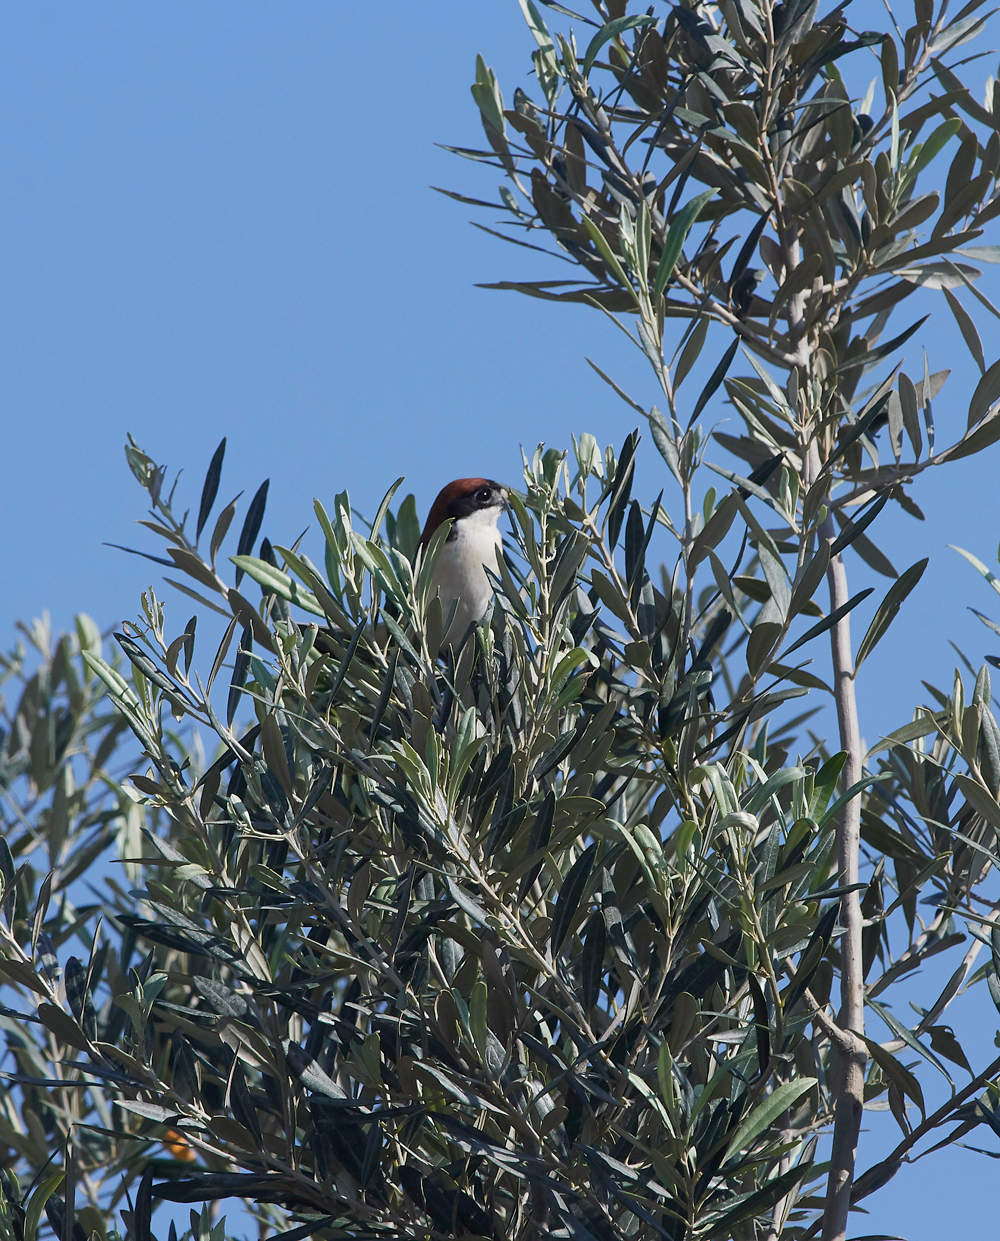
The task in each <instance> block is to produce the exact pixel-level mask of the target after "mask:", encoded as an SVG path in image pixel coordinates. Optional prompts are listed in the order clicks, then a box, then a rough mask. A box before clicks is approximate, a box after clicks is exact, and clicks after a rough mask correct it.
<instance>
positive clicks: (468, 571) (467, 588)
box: [431, 508, 502, 645]
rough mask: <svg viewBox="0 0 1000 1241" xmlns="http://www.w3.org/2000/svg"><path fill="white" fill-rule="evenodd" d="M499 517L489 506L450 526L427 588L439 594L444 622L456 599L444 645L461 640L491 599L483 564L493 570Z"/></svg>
mask: <svg viewBox="0 0 1000 1241" xmlns="http://www.w3.org/2000/svg"><path fill="white" fill-rule="evenodd" d="M499 516H500V509H499V508H489V509H482V510H480V511H479V512H476V513H471V514H470V515H469V516H468V517H463V518H461V519H460V520H459V521H456V522H455V524H454V525H453V526H452V535H453V537H452V538H450V539H449V540H448V542H447V543H445V545H444V547H443V548H442V549H441V556H440V559H439V560H438V562H437V566H436V568H435V570H434V578H433V582H432V585H431V591H432V593H433V592H434V591H439V592H440V594H441V606H442V608H443V610H444V618H445V621H446V622H447V619H448V616H449V614H450V613H451V608H452V605H453V604H454V603H455V601H456V600H458V607H457V609H456V611H455V619H454V621H453V622H452V624H451V627H450V628H449V630H448V632H447V634H446V635H445V638H446V642H445V645H448V644H450V643H458V642H461V640H462V638H464V637H465V633H466V630H467V629H468V628H469V626H470V625H477V624H478V623H479V622H480V621H481V620H482V619H483V617H484V616H485V614H486V609H487V608H488V607H489V603H490V600H491V599H492V598H493V586H492V584H491V583H490V579H489V578H488V577H487V576H486V572H485V570H484V568H483V566H484V565H489V567H490V568H491V569H493V570H495V569H496V563H497V557H498V556H499V554H500V548H501V546H502V539H501V536H500V531H499V530H498V529H497V519H498V517H499Z"/></svg>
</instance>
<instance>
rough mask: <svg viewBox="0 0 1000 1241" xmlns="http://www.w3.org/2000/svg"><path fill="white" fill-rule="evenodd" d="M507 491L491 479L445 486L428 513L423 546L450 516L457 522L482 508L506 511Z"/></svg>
mask: <svg viewBox="0 0 1000 1241" xmlns="http://www.w3.org/2000/svg"><path fill="white" fill-rule="evenodd" d="M506 507H507V489H506V487H504V485H503V484H502V483H497V482H494V481H493V479H492V478H456V479H455V480H454V482H450V483H449V484H448V486H447V487H443V488H442V489H441V490H440V491H439V492H438V496H437V499H436V500H435V501H434V503H433V504H432V505H431V511H430V512H429V513H428V514H427V521H426V523H425V524H424V530H423V534H421V536H420V545H421V546H422V547H426V546H427V543H428V541H429V540H430V537H431V535H432V534H433V533H434V531H435V530H436V529H437V528H438V526H440V525H441V523H442V522H445V521H447V520H448V518H449V517H451V518H453V519H454V520H455V521H458V520H460V519H461V518H462V517H468V516H469V514H470V513H475V512H477V511H478V510H479V509H485V508H501V509H503V508H506Z"/></svg>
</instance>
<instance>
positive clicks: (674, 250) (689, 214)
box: [653, 190, 716, 325]
mask: <svg viewBox="0 0 1000 1241" xmlns="http://www.w3.org/2000/svg"><path fill="white" fill-rule="evenodd" d="M715 193H716V191H715V190H705V192H704V193H702V194H696V195H695V197H694V198H692V199H691V201H690V202H689V203H687V204H686V205H685V206H684V207H682V208H681V210H680V211H679V212H678V213H677V214H676V215H675V216H674V218H673V220H672V221H671V223H670V228H669V229H668V230H667V237H666V240H665V241H664V243H663V252H662V253H661V255H660V261H659V265H658V266H657V268H656V280H655V281H654V283H653V304H654V306H655V304H656V301H657V299H658V298H659V296H660V295H661V293H662V292H663V290H664V289H665V288H666V287H667V281H668V280H669V279H670V277H671V276H672V275H673V274H674V268H675V267H676V266H677V260H678V258H680V253H681V250H682V249H683V248H684V243H685V241H687V236H688V233H690V231H691V229H692V228H693V227H694V224H695V221H696V220H697V219H698V216H699V215H700V214H701V212H702V209H703V208H704V206H705V204H706V203H707V202H708V201H709V200H710V199H712V198H714V197H715ZM703 322H705V323H706V325H707V320H703Z"/></svg>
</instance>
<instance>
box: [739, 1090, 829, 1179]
mask: <svg viewBox="0 0 1000 1241" xmlns="http://www.w3.org/2000/svg"><path fill="white" fill-rule="evenodd" d="M815 1085H816V1078H815V1077H799V1078H796V1079H795V1081H793V1082H785V1083H784V1084H783V1085H781V1086H778V1087H776V1088H775V1089H774V1090H772V1091H771V1093H770V1094H769V1095H768V1096H767V1098H766V1099H764V1100H763V1102H761V1103H758V1105H757V1106H756V1107H755V1108H754V1110H753V1111H752V1112H751V1113H750V1115H749V1116H748V1117H747V1118H746V1120H744V1121H743V1123H742V1124H741V1125H740V1127H739V1128H738V1129H737V1130H736V1132H735V1133H734V1134H733V1136H732V1139H731V1140H730V1143H729V1145H728V1146H727V1147H726V1153H725V1155H724V1157H723V1163H725V1162H726V1161H727V1160H729V1159H731V1158H732V1157H733V1155H735V1154H736V1152H737V1151H742V1150H746V1149H747V1148H748V1147H749V1146H750V1144H751V1143H752V1142H753V1141H754V1139H755V1138H758V1137H759V1136H760V1135H761V1134H762V1133H763V1132H764V1130H765V1129H769V1128H770V1126H771V1125H773V1124H774V1122H775V1121H776V1120H777V1119H778V1117H779V1116H780V1115H781V1113H782V1112H784V1111H786V1110H787V1109H788V1108H790V1107H791V1106H792V1104H793V1103H794V1102H795V1101H796V1099H800V1098H801V1097H802V1095H804V1094H805V1093H806V1091H807V1090H812V1088H813V1086H815Z"/></svg>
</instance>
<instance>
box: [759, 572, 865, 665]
mask: <svg viewBox="0 0 1000 1241" xmlns="http://www.w3.org/2000/svg"><path fill="white" fill-rule="evenodd" d="M874 593H875V590H874V587H872V586H869V587H868V589H867V590H859V591H858V593H857V594H856V595H854V596H853V597H852V598H850V599H848V601H847V602H846V603H842V604H841V605H840V607H839V608H834V610H833V611H832V612H831V613H830V615H829V616H824V617H823V619H822V620H821V621H819V622H818V624H815V625H813V627H812V628H811V629H807V630H806V631H805V633H804V634H803V635H802V637H801V638H798V639H797V640H796V641H795V642H793V643H792V645H791V646H789V647H786V648H785V649H784V650H783V651H782V652H781V658H782V659H787V658H788V656H789V655H791V653H792V651H797V650H798V649H799V647H800V646H805V644H806V643H807V642H811V641H812V640H813V638H818V637H819V636H820V634H821V633H826V631H827V630H828V629H832V628H833V626H834V625H836V623H837V621H839V620H840V618H841V617H842V616H846V615H847V614H848V612H850V611H852V610H853V609H854V608H856V607H857V606H858V604H859V603H861V602H862V601H863V600H865V599H867V598H868V596H869V595H871V594H874Z"/></svg>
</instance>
